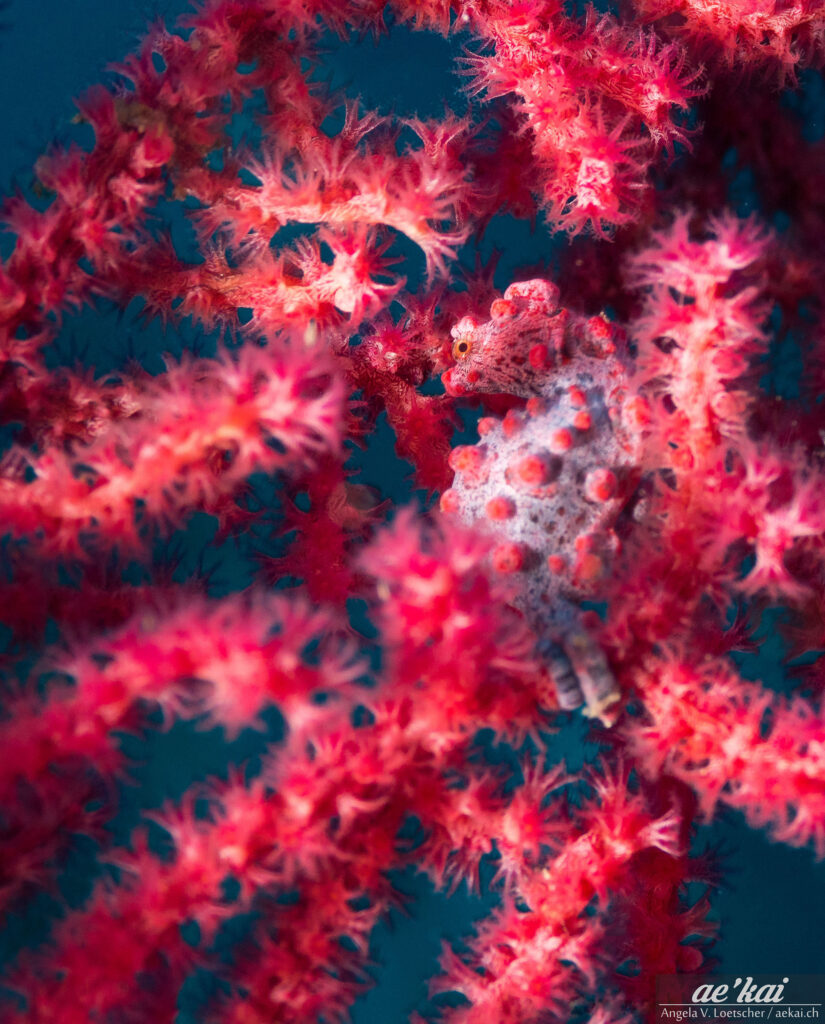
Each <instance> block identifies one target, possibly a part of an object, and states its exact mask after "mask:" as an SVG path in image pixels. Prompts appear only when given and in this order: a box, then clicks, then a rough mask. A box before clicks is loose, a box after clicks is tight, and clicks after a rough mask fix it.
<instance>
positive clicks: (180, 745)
mask: <svg viewBox="0 0 825 1024" xmlns="http://www.w3.org/2000/svg"><path fill="white" fill-rule="evenodd" d="M184 9H185V7H184V5H183V4H178V3H172V2H157V3H154V4H153V5H151V6H149V5H146V4H144V3H132V2H129V0H114V2H105V0H72V2H70V3H68V2H60V0H36V2H25V0H12V2H10V3H8V4H7V5H6V6H5V9H4V10H3V11H2V15H0V20H2V23H3V29H2V32H0V58H1V59H2V63H0V110H2V116H3V120H4V127H3V136H2V147H0V188H2V191H3V192H4V193H8V192H9V191H11V190H13V189H14V188H15V187H18V186H19V187H23V188H26V187H27V186H29V185H30V184H31V167H32V165H33V164H34V162H35V160H36V159H37V157H38V155H39V154H40V153H42V152H43V151H44V150H45V149H46V148H47V146H48V145H49V142H50V141H51V140H53V139H55V138H58V139H67V138H72V137H75V136H74V135H73V133H76V132H78V131H79V129H78V128H77V127H76V126H72V125H71V120H72V117H73V114H74V108H73V105H72V97H74V96H77V95H79V94H81V93H82V92H83V91H84V89H85V88H87V87H89V86H91V85H93V84H94V83H96V82H98V81H100V80H102V78H104V77H105V76H106V74H107V71H106V68H107V65H108V64H109V62H111V61H113V60H116V59H118V58H119V57H120V56H122V55H123V54H125V53H127V52H129V51H130V50H132V49H133V48H134V46H135V45H136V43H137V41H138V39H139V38H140V36H141V35H142V34H143V31H144V29H145V26H146V24H147V23H148V22H149V21H150V20H152V19H154V18H156V17H160V18H163V19H165V20H168V21H172V20H174V18H175V17H176V15H178V14H179V13H181V11H183V10H184ZM330 45H331V52H330V53H329V55H328V57H327V61H326V64H325V69H324V73H325V74H328V75H329V76H330V79H331V82H332V84H333V85H334V86H344V87H346V90H347V91H348V93H349V94H350V95H359V96H360V97H361V99H362V101H363V103H364V106H365V107H366V108H368V109H373V108H378V109H379V110H380V111H382V112H388V111H390V110H393V111H394V112H395V113H401V114H410V115H411V114H414V113H416V114H420V115H424V116H427V115H430V116H438V115H441V114H442V113H443V110H444V107H445V102H446V98H447V97H449V105H451V106H454V107H455V106H456V105H459V107H460V102H461V101H460V98H459V95H460V86H461V83H460V80H458V79H457V78H456V77H455V75H454V74H453V73H452V72H451V71H450V67H449V60H450V54H451V49H452V44H450V43H448V42H445V41H444V40H442V39H440V38H436V37H434V36H430V35H425V34H422V33H416V34H413V33H411V32H408V31H406V30H402V31H396V32H395V33H394V34H393V35H392V37H391V39H390V40H387V39H384V40H382V41H381V43H380V44H379V45H378V46H376V45H374V43H373V42H372V40H369V39H367V40H362V41H359V42H357V43H354V44H353V45H352V46H349V47H347V46H343V45H342V44H341V43H340V42H338V41H334V40H330ZM802 95H803V96H804V102H805V103H807V104H808V105H809V110H810V118H809V126H810V137H812V138H813V137H818V136H819V135H821V134H822V130H823V116H824V115H825V99H823V95H825V93H824V92H823V89H822V81H821V75H819V74H818V73H814V72H807V73H806V74H805V75H804V76H803V93H802ZM795 102H796V101H795ZM754 116H755V117H758V116H759V113H758V111H756V110H755V111H754ZM823 187H825V182H823ZM732 199H734V201H735V203H734V205H735V208H736V209H737V212H740V213H744V212H748V211H749V210H751V209H753V208H754V207H755V205H756V200H755V197H754V196H753V195H752V194H750V193H749V191H748V187H747V180H746V179H743V180H742V182H741V183H740V187H739V188H738V190H737V194H736V195H735V196H734V197H732ZM4 244H5V248H4V249H3V254H4V256H5V255H7V253H8V251H9V250H8V239H7V238H6V239H4ZM564 244H565V242H564V238H563V237H561V238H560V237H558V236H556V237H551V236H550V235H549V234H548V233H547V232H546V231H544V230H543V229H542V227H541V225H539V226H538V227H537V229H536V231H535V232H534V233H532V234H530V233H529V232H528V230H527V228H526V227H525V225H524V224H523V223H516V222H515V221H512V222H509V223H508V222H507V221H506V220H502V222H501V223H495V224H494V225H493V227H492V229H491V232H490V237H489V238H488V240H487V242H486V245H487V246H488V247H489V249H492V247H493V245H495V246H496V247H497V248H500V249H501V250H502V251H503V253H504V256H503V258H502V260H501V263H500V264H499V267H498V271H497V275H496V283H497V285H498V286H499V287H500V288H504V287H505V286H506V284H507V283H509V281H510V280H512V279H513V278H514V276H515V275H516V274H517V268H518V267H519V266H520V265H521V266H530V265H535V264H536V263H537V262H539V261H542V260H545V259H547V260H551V261H552V257H553V252H554V251H555V249H556V248H557V247H558V246H563V245H564ZM422 269H423V265H422V267H420V268H419V273H420V271H421V270H422ZM193 333H194V329H192V328H189V327H187V325H184V326H183V328H181V329H180V330H178V329H177V328H174V327H170V328H169V329H168V330H167V331H166V332H164V331H163V330H162V329H161V327H160V325H159V324H157V323H153V324H151V325H149V326H148V327H147V326H146V325H145V324H144V323H143V322H139V321H138V320H137V318H136V311H135V310H131V309H127V310H126V311H125V312H119V311H115V310H111V311H108V312H107V313H106V314H105V315H100V313H99V312H97V311H89V310H86V311H84V312H83V313H81V314H80V315H78V316H74V317H70V318H68V319H67V323H66V326H65V328H64V331H63V336H62V337H61V339H60V340H59V342H58V343H56V344H55V346H54V353H53V358H54V359H55V360H56V361H65V362H69V363H72V362H73V361H76V360H81V361H83V362H86V363H88V365H93V366H95V367H97V368H98V369H100V370H107V369H110V368H115V367H117V366H118V365H122V363H123V361H124V360H125V359H126V358H128V357H132V356H137V358H138V359H140V360H141V361H142V362H143V363H144V365H145V366H146V367H147V368H148V369H150V370H154V371H155V372H156V371H157V370H158V369H159V368H160V365H161V364H160V363H159V362H158V361H157V360H158V356H159V354H160V353H162V352H164V351H171V352H173V353H175V354H178V353H180V352H181V351H182V350H183V349H184V348H186V347H190V346H191V345H192V343H193V341H192V334H193ZM385 454H386V457H385ZM365 459H366V460H367V463H366V464H367V469H366V470H365V475H364V477H363V478H362V481H363V482H367V483H371V482H372V483H375V484H379V483H380V485H381V488H382V490H383V491H384V492H385V493H389V494H390V496H392V497H393V498H396V499H399V498H403V497H406V496H408V495H409V493H410V492H409V484H408V482H407V481H406V480H405V479H404V478H403V477H402V476H401V475H400V474H399V467H400V468H401V469H402V470H403V467H404V464H403V463H400V462H399V460H398V459H397V458H396V457H394V456H393V453H392V449H391V444H388V445H387V446H386V453H384V452H382V451H380V450H376V451H371V452H369V453H368V454H367V455H366V456H365ZM823 500H825V496H824V497H823ZM206 518H208V517H206ZM200 531H205V533H201V532H200ZM208 531H209V524H208V523H195V524H190V528H189V529H187V530H184V531H180V532H179V534H178V537H177V540H178V541H179V542H181V543H183V544H184V545H186V546H187V547H188V553H187V554H186V555H185V556H184V557H185V558H186V557H188V558H189V559H191V560H192V561H194V560H196V559H197V557H198V555H199V551H200V546H199V545H201V544H202V543H203V536H205V535H207V534H208ZM214 577H215V580H216V581H217V582H216V583H215V585H214V587H213V588H212V589H211V592H212V593H215V594H219V593H226V592H228V591H231V590H234V589H237V588H239V587H242V586H244V585H245V582H246V567H245V566H244V565H243V564H233V563H232V561H231V557H230V556H229V555H227V559H226V560H225V561H224V562H222V564H220V565H219V566H216V567H215V573H214ZM772 614H776V615H779V614H781V610H777V611H776V612H775V613H769V614H768V615H766V616H765V621H764V623H763V626H762V630H763V631H769V630H770V623H771V621H772V618H771V615H772ZM1 620H2V609H0V621H1ZM782 657H783V650H782V646H781V642H780V641H779V639H778V638H777V639H776V640H773V639H771V640H770V641H769V642H766V643H765V644H764V645H763V646H762V648H761V650H760V652H759V655H758V656H738V657H737V661H738V662H739V664H740V667H741V670H742V673H743V675H744V676H745V677H746V678H752V679H760V680H761V681H762V682H763V683H765V684H766V685H768V686H772V687H774V688H776V689H777V690H782V689H784V688H786V674H785V673H786V670H787V669H786V666H784V665H783V663H782ZM568 731H569V733H570V735H566V736H564V737H561V738H560V739H559V740H554V741H553V743H554V744H555V745H556V746H558V749H560V750H567V753H568V755H569V757H570V758H571V761H572V763H573V767H576V762H577V761H578V763H581V756H582V750H581V746H582V742H581V737H582V735H583V728H582V727H581V726H580V725H579V724H577V723H573V724H572V725H570V726H569V730H568ZM151 746H152V749H151V751H149V752H148V753H149V755H150V756H147V758H146V760H145V762H144V763H143V764H142V765H138V767H137V768H136V769H135V772H134V776H135V785H134V786H133V787H131V788H129V791H128V793H126V794H125V799H124V810H123V812H122V813H121V815H120V816H119V819H118V821H117V822H116V823H115V826H114V827H115V829H116V830H117V831H118V834H120V835H122V836H125V835H126V834H128V832H129V831H130V830H131V829H132V828H133V826H134V825H135V824H136V822H137V821H138V820H139V817H140V810H141V808H143V809H149V808H153V807H157V806H159V805H160V804H161V803H163V802H164V801H166V800H169V799H174V798H178V797H179V796H180V794H181V793H182V792H184V791H185V790H186V789H187V787H188V786H189V785H190V783H191V782H192V780H193V779H195V778H197V777H198V776H200V775H201V774H203V773H205V772H208V771H210V770H212V771H214V770H215V767H216V764H220V761H219V760H216V759H218V758H223V759H224V761H225V762H226V763H228V762H229V760H230V759H231V760H232V761H235V762H241V761H247V760H250V761H252V762H254V759H255V758H256V757H257V756H259V755H260V753H261V751H262V745H261V738H260V737H259V736H257V735H251V734H250V735H246V734H244V735H242V736H241V737H240V738H239V739H238V740H237V741H235V742H234V743H233V744H231V745H225V744H223V742H222V740H221V739H220V737H219V736H218V735H217V734H215V735H211V734H203V733H198V731H197V730H196V729H195V728H194V727H193V726H191V725H185V724H184V725H179V726H176V727H175V728H174V729H172V730H171V731H170V732H169V733H166V734H164V735H162V736H161V735H159V736H158V737H157V738H156V742H154V743H153V744H152V745H151ZM556 746H554V747H553V749H556ZM0 756H2V753H1V752H0ZM699 833H700V834H699V836H698V839H697V848H698V849H701V848H702V846H704V845H707V844H711V845H713V846H718V847H719V848H720V849H721V850H722V852H723V855H724V865H725V867H726V874H725V879H724V881H723V883H722V886H721V888H720V889H719V891H718V892H717V893H716V894H715V895H714V897H713V907H714V914H713V916H715V917H716V918H717V919H718V920H719V921H720V922H721V933H720V938H719V941H718V943H717V944H716V946H715V952H716V955H717V956H718V958H719V961H720V963H719V968H718V970H719V972H725V973H735V974H743V975H745V974H755V973H765V974H771V975H782V974H791V973H794V974H800V973H810V974H816V973H823V974H825V868H823V866H822V865H817V864H816V863H815V861H814V857H813V853H812V851H811V850H810V849H801V850H800V849H789V848H787V847H785V846H782V845H780V844H777V843H773V842H771V841H770V840H769V839H768V838H767V837H766V836H765V835H763V834H762V833H759V832H755V831H752V830H750V829H748V828H747V827H746V826H745V824H744V823H743V821H742V819H741V818H740V816H739V815H737V814H734V813H731V812H729V811H725V810H720V811H719V812H717V818H716V820H715V822H714V823H713V825H712V826H709V827H702V828H701V829H700V830H699ZM95 870H96V868H95V851H94V850H93V849H91V848H90V847H86V846H84V845H83V844H80V845H79V846H78V848H77V849H74V850H73V851H72V854H71V856H70V857H69V859H68V862H67V864H66V866H65V869H64V872H63V875H62V878H61V892H62V895H63V896H64V897H65V898H66V900H67V901H68V902H69V903H70V904H78V903H79V902H81V901H82V899H83V897H84V895H85V894H86V893H87V892H88V891H89V885H90V882H91V880H92V878H93V877H94V873H95ZM402 887H403V888H406V889H407V890H408V891H409V892H411V893H413V894H414V896H415V899H414V901H413V902H414V904H415V907H414V910H413V913H412V916H409V917H405V916H404V915H402V914H400V913H397V912H393V915H392V918H391V920H390V921H389V922H387V923H386V924H382V925H380V926H379V928H378V929H377V931H376V933H375V935H374V938H373V947H372V948H373V954H374V958H375V961H376V962H377V965H378V966H377V968H376V971H375V975H376V978H377V984H376V986H375V987H374V988H373V989H372V990H371V991H369V992H368V993H367V994H366V995H364V996H363V997H362V998H361V999H360V1000H359V1001H358V1002H357V1003H356V1005H355V1007H354V1009H353V1014H352V1016H353V1020H354V1021H355V1024H395V1022H397V1021H398V1022H400V1021H403V1020H405V1019H406V1017H407V1015H408V1014H409V1013H410V1012H411V1011H412V1010H414V1009H416V1008H418V1009H421V1008H422V1007H423V1006H424V1005H425V1003H426V984H427V979H428V978H430V977H431V976H432V975H433V974H434V972H435V969H436V959H437V956H438V954H439V952H440V947H441V942H442V940H444V939H446V940H448V941H450V940H452V941H457V940H459V939H460V938H461V937H462V936H464V935H466V934H467V933H468V931H469V928H470V924H471V922H472V921H473V920H474V919H476V918H479V917H481V916H483V915H484V913H485V912H486V910H487V908H488V907H489V905H490V903H489V901H488V902H485V901H484V900H483V899H482V900H481V901H479V900H478V899H475V898H473V897H471V896H469V895H468V894H467V893H466V890H465V889H464V887H463V886H462V887H461V888H460V889H459V891H458V892H457V893H456V894H455V895H454V896H452V897H449V898H448V897H446V896H441V895H437V894H435V893H434V892H432V890H431V887H430V885H429V883H428V882H427V880H426V879H424V878H423V877H421V876H418V877H416V876H414V875H412V874H409V875H408V876H405V877H404V879H403V881H402ZM59 908H60V903H59V901H58V900H56V899H55V898H53V897H51V896H45V895H44V896H43V897H42V898H40V899H38V900H37V901H35V903H34V904H33V905H32V906H31V908H30V909H29V911H28V912H27V913H26V914H25V915H16V916H14V917H13V918H12V920H11V921H10V923H9V926H8V928H7V929H6V931H5V933H4V934H3V935H2V937H1V940H2V941H0V955H2V956H3V958H5V959H10V958H12V957H13V956H14V953H15V951H16V950H17V949H18V948H20V947H21V946H22V945H26V944H28V943H31V942H36V941H38V940H39V939H40V938H41V937H42V936H43V935H44V934H46V932H47V929H48V922H49V920H50V919H52V917H53V916H54V915H55V914H59V912H60V910H59ZM192 1000H193V1006H190V1007H189V1008H188V1009H187V1007H186V1005H185V1003H186V1000H184V1002H183V1004H182V1012H181V1016H180V1020H181V1021H187V1022H189V1021H195V1020H197V1009H196V1003H197V998H196V996H195V995H193V997H192ZM193 1007H194V1008H193ZM296 1024H298V1022H296Z"/></svg>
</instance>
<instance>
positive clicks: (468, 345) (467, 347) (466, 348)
mask: <svg viewBox="0 0 825 1024" xmlns="http://www.w3.org/2000/svg"><path fill="white" fill-rule="evenodd" d="M472 351H473V343H472V342H471V341H470V339H469V338H459V339H458V340H457V341H456V342H455V344H454V345H453V359H455V360H456V362H461V360H462V359H466V358H467V356H468V355H469V354H470V353H471V352H472Z"/></svg>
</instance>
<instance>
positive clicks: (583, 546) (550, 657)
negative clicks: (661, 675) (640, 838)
mask: <svg viewBox="0 0 825 1024" xmlns="http://www.w3.org/2000/svg"><path fill="white" fill-rule="evenodd" d="M452 334H453V338H454V344H453V356H454V358H455V360H456V364H455V366H453V367H452V368H451V369H450V370H448V371H447V372H446V373H445V375H444V382H445V386H446V387H447V390H448V391H449V392H450V393H451V394H453V395H462V394H468V393H470V392H473V391H485V392H495V393H508V394H512V395H520V396H523V397H525V398H527V402H526V405H525V407H524V408H523V409H518V410H511V411H510V412H508V413H507V415H506V416H505V417H504V418H503V419H495V418H492V417H485V418H483V419H482V420H480V422H479V424H478V430H479V434H480V440H479V441H478V443H477V444H475V445H465V446H462V447H459V448H455V449H454V450H453V452H452V453H451V457H450V465H451V467H452V468H453V470H454V471H455V479H454V482H453V485H452V487H451V488H450V489H449V490H448V491H445V492H444V494H443V495H442V498H441V508H442V510H443V511H444V512H445V513H447V514H450V515H457V516H459V517H460V518H461V519H463V520H464V521H466V522H468V523H473V524H476V525H478V524H485V525H486V526H487V527H488V529H489V530H490V531H491V532H492V533H493V535H494V537H495V543H494V547H493V553H492V561H493V566H494V567H495V569H497V570H498V571H500V572H506V573H512V574H517V578H518V580H519V584H520V585H519V597H518V601H517V604H518V606H519V608H520V609H521V611H522V613H523V614H524V615H525V617H526V618H527V619H528V621H529V622H530V624H531V626H532V627H533V629H534V630H535V632H536V635H537V636H538V637H539V638H540V641H539V647H540V650H541V652H542V654H543V655H544V657H545V658H546V659H547V661H548V663H549V668H550V671H551V674H552V676H553V679H554V683H555V686H556V689H557V693H558V699H559V704H560V706H561V707H563V708H566V709H571V708H575V707H578V706H579V705H580V704H581V703H582V702H584V703H586V705H587V709H586V710H587V713H588V714H591V715H593V716H595V717H600V718H602V719H607V718H608V715H607V711H608V709H609V708H610V707H611V705H613V704H614V703H615V702H616V700H617V699H618V690H617V687H616V683H615V680H614V679H613V675H612V673H611V672H610V669H609V666H608V665H607V662H606V659H605V657H604V654H603V652H602V651H601V649H600V648H599V647H598V645H597V644H595V643H594V642H593V641H592V639H591V638H590V637H589V635H588V634H587V632H586V630H585V629H584V627H583V626H582V624H581V616H580V612H579V609H578V607H577V602H578V601H580V600H582V599H583V598H595V597H598V593H599V582H600V581H601V580H603V579H604V577H605V575H606V574H607V573H609V572H610V566H611V563H612V561H613V558H614V557H615V554H616V551H617V550H618V546H619V543H620V542H619V539H618V536H617V533H616V530H615V527H616V525H617V521H618V520H619V517H620V516H621V515H622V514H623V513H624V512H625V511H626V510H627V509H628V507H629V505H630V503H631V501H632V499H633V498H634V495H635V494H636V493H637V491H638V486H639V480H640V476H641V473H640V470H639V431H638V429H636V427H637V425H638V420H639V408H638V403H639V400H638V399H630V400H629V399H628V389H627V377H628V366H629V359H628V356H627V354H626V351H625V346H624V342H623V336H622V334H621V332H620V331H619V330H618V329H617V328H616V327H615V325H613V324H611V323H610V322H609V321H607V320H605V319H604V318H603V317H591V318H587V317H582V316H576V315H575V314H573V313H571V312H570V311H569V310H566V309H563V308H561V307H560V306H559V304H558V290H557V289H556V288H555V286H554V285H552V284H550V283H549V282H547V281H542V280H535V281H526V282H523V283H519V284H513V285H511V286H510V287H509V288H508V289H507V291H506V292H505V293H504V298H503V299H499V300H496V301H495V302H494V303H493V304H492V307H491V309H490V319H489V320H488V321H486V322H485V323H479V322H478V321H476V320H474V319H472V318H470V317H465V318H464V319H462V320H461V321H459V323H458V324H456V326H455V327H454V328H453V331H452Z"/></svg>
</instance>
